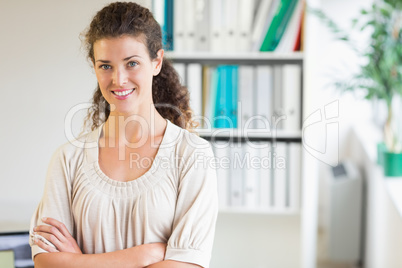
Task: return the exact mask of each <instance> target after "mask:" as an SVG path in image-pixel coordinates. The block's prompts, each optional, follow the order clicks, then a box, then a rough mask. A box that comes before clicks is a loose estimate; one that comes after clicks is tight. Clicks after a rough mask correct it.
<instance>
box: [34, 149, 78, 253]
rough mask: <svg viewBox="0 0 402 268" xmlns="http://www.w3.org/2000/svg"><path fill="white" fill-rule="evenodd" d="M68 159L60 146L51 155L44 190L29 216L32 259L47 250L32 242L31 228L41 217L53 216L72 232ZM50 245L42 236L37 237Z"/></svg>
mask: <svg viewBox="0 0 402 268" xmlns="http://www.w3.org/2000/svg"><path fill="white" fill-rule="evenodd" d="M70 175H71V174H70V172H69V166H68V161H67V159H66V155H65V153H63V150H62V148H59V149H58V150H57V151H56V152H55V153H54V154H53V156H52V159H51V161H50V164H49V168H48V171H47V175H46V183H45V190H44V193H43V197H42V200H41V201H40V203H39V205H38V207H37V208H36V211H35V212H34V214H33V216H32V218H31V224H30V228H29V229H30V230H29V233H30V240H29V243H30V245H31V250H32V259H33V258H34V257H35V255H36V254H38V253H43V252H47V251H45V250H43V249H42V248H40V247H39V246H37V245H36V244H35V242H34V239H35V237H37V236H35V235H34V232H33V228H34V227H35V226H37V225H42V224H44V223H43V222H42V220H41V219H42V217H50V218H54V219H56V220H58V221H60V222H62V223H63V224H64V225H65V226H66V227H67V229H68V231H69V232H70V234H73V231H74V230H73V226H74V225H73V217H72V214H71V180H70ZM37 238H39V239H42V240H44V241H45V242H46V243H49V244H50V245H52V244H51V243H50V242H49V241H47V240H46V239H44V238H43V237H37Z"/></svg>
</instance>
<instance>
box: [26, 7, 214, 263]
mask: <svg viewBox="0 0 402 268" xmlns="http://www.w3.org/2000/svg"><path fill="white" fill-rule="evenodd" d="M85 42H86V45H87V48H88V56H89V58H90V59H91V61H92V63H93V66H94V69H95V73H96V77H97V80H98V88H97V90H96V92H95V94H94V98H93V107H92V110H91V113H90V115H89V116H88V118H89V119H91V120H92V127H91V129H92V132H90V133H89V134H86V135H83V136H81V137H80V138H78V142H73V143H68V144H65V145H63V146H61V147H60V148H59V149H58V150H57V151H56V153H55V154H54V155H53V157H52V160H51V163H50V166H49V170H48V174H47V178H46V186H45V192H44V195H43V198H42V200H41V202H40V204H39V206H38V208H37V210H36V212H35V213H34V215H33V217H32V222H31V238H32V239H31V247H32V255H33V258H34V261H35V267H58V268H59V267H145V266H149V267H175V268H176V267H208V265H209V261H210V254H211V249H212V243H213V237H214V229H215V222H216V216H217V190H216V173H215V170H214V169H213V168H212V167H211V162H210V161H211V160H212V159H213V153H212V150H211V147H210V145H209V144H208V142H206V141H205V140H203V139H202V138H200V137H198V136H196V135H195V134H192V133H190V132H189V131H188V130H186V129H189V130H191V129H192V128H193V127H194V126H195V124H194V122H193V121H192V120H191V114H192V113H191V110H190V107H189V97H188V92H187V90H186V89H185V88H183V87H181V86H180V83H179V79H178V76H177V74H176V72H175V71H174V69H173V67H172V65H171V64H170V63H169V62H167V61H164V60H163V54H164V51H163V49H162V44H161V29H160V27H159V25H158V24H157V22H156V21H155V19H154V18H153V16H152V14H151V13H150V12H149V10H148V9H146V8H143V7H141V6H139V5H137V4H135V3H119V2H117V3H112V4H110V5H108V6H106V7H105V8H103V9H102V10H101V11H99V12H98V13H97V14H96V16H95V17H94V19H93V20H92V22H91V24H90V27H89V29H88V31H87V32H86V35H85ZM77 144H81V146H77Z"/></svg>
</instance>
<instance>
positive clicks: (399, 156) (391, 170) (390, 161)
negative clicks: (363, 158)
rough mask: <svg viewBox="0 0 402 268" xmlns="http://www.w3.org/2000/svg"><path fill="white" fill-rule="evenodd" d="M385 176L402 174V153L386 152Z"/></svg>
mask: <svg viewBox="0 0 402 268" xmlns="http://www.w3.org/2000/svg"><path fill="white" fill-rule="evenodd" d="M384 176H385V177H400V176H402V153H392V152H388V151H385V152H384Z"/></svg>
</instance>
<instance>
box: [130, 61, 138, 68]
mask: <svg viewBox="0 0 402 268" xmlns="http://www.w3.org/2000/svg"><path fill="white" fill-rule="evenodd" d="M137 65H138V63H136V62H135V61H130V62H129V63H128V66H129V67H134V66H137Z"/></svg>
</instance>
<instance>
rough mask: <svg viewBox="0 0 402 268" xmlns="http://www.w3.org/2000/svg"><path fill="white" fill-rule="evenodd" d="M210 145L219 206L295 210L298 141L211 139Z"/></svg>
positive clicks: (298, 195)
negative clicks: (248, 141)
mask: <svg viewBox="0 0 402 268" xmlns="http://www.w3.org/2000/svg"><path fill="white" fill-rule="evenodd" d="M212 144H213V149H214V153H215V158H216V163H217V175H218V195H219V206H220V209H222V210H224V209H228V208H247V209H255V210H260V211H276V212H290V211H291V212H295V211H298V210H299V208H300V178H301V144H300V143H297V142H291V143H285V142H252V143H251V142H250V143H244V142H243V143H236V142H234V143H232V142H229V141H215V142H213V143H212Z"/></svg>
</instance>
